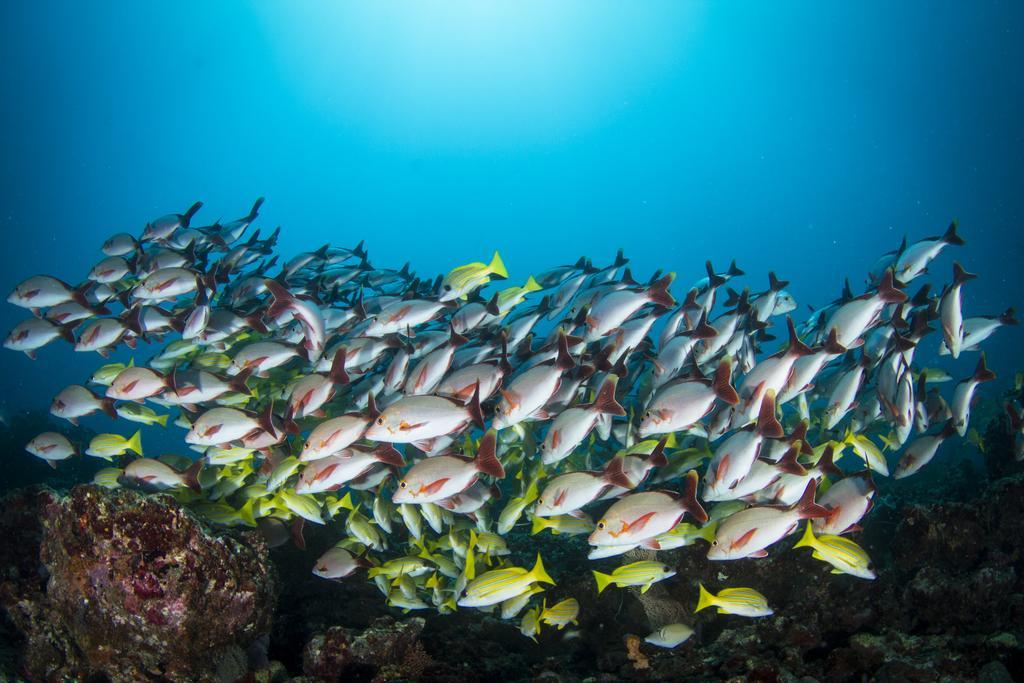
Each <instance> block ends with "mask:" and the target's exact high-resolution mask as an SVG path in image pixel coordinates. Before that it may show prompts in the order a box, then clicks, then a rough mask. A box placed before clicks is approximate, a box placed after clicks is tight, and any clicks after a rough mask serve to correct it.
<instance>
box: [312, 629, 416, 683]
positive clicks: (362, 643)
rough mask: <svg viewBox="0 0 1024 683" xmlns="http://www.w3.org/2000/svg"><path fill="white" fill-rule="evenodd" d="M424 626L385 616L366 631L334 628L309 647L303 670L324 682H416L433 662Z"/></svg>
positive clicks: (316, 636) (319, 635)
mask: <svg viewBox="0 0 1024 683" xmlns="http://www.w3.org/2000/svg"><path fill="white" fill-rule="evenodd" d="M425 623H426V622H425V621H424V620H423V619H422V618H420V617H413V618H412V619H408V620H406V621H395V620H394V619H392V618H391V617H382V618H380V619H377V620H376V621H375V622H373V623H372V624H371V625H370V627H369V628H367V629H366V630H364V631H357V630H354V629H348V628H345V627H342V626H333V627H331V628H329V629H328V630H327V631H326V632H325V633H318V634H316V635H315V636H313V638H311V639H310V641H309V642H308V643H307V644H306V647H305V649H304V650H303V653H302V670H303V672H304V673H305V674H306V675H307V676H309V677H310V678H312V679H314V680H317V681H324V682H325V683H334V682H336V681H342V680H351V679H354V680H371V679H372V680H374V681H391V680H404V679H416V678H418V677H420V676H421V675H422V674H423V672H424V671H425V670H426V669H427V668H428V667H429V666H430V665H431V664H432V663H433V662H432V660H431V658H430V657H429V656H428V655H427V653H426V652H425V651H424V650H423V646H422V644H421V643H420V640H419V638H420V634H421V633H422V632H423V627H424V625H425Z"/></svg>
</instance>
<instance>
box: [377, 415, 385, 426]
mask: <svg viewBox="0 0 1024 683" xmlns="http://www.w3.org/2000/svg"><path fill="white" fill-rule="evenodd" d="M377 424H379V425H382V424H384V417H383V416H381V417H378V418H377Z"/></svg>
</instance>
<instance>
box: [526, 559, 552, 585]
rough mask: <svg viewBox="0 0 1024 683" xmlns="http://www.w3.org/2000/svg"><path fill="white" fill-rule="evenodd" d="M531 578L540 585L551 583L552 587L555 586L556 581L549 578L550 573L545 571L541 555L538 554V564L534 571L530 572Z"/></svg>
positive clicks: (534, 566)
mask: <svg viewBox="0 0 1024 683" xmlns="http://www.w3.org/2000/svg"><path fill="white" fill-rule="evenodd" d="M530 576H531V577H533V580H534V581H536V582H538V583H550V584H551V585H552V586H554V585H555V581H554V579H552V578H551V577H550V576H548V573H547V572H546V571H544V563H543V562H542V561H541V559H540V553H537V563H536V564H534V565H533V569H531V570H530Z"/></svg>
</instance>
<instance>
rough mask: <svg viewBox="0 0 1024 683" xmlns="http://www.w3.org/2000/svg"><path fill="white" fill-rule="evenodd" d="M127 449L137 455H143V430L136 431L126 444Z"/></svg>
mask: <svg viewBox="0 0 1024 683" xmlns="http://www.w3.org/2000/svg"><path fill="white" fill-rule="evenodd" d="M125 448H126V449H128V450H130V451H132V452H133V453H136V454H137V455H140V456H141V455H142V430H136V432H135V433H134V434H132V436H131V438H130V439H128V441H127V442H126V443H125Z"/></svg>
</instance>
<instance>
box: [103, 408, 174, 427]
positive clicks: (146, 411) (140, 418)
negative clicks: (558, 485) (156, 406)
mask: <svg viewBox="0 0 1024 683" xmlns="http://www.w3.org/2000/svg"><path fill="white" fill-rule="evenodd" d="M115 410H116V411H117V414H118V415H119V416H120V417H123V418H124V419H126V420H128V421H129V422H138V423H140V424H144V425H151V424H158V425H160V426H161V427H166V426H167V417H168V416H167V415H157V413H156V411H155V410H153V409H152V408H150V407H149V406H144V405H139V404H138V403H122V404H120V405H118V406H117V408H116V409H115Z"/></svg>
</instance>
